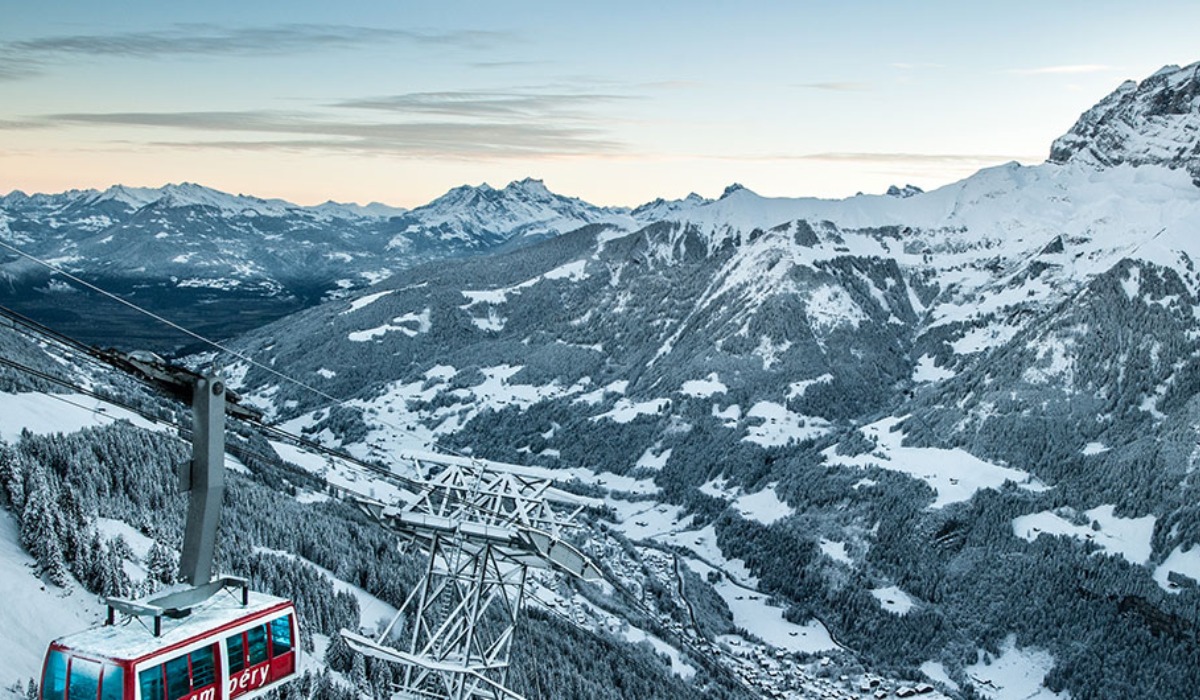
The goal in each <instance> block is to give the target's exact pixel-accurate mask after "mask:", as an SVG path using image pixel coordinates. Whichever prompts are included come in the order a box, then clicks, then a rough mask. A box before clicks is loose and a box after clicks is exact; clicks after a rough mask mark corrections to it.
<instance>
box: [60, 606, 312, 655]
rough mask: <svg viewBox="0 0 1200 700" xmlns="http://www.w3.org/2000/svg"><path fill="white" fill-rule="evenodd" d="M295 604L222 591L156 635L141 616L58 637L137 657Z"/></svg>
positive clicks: (88, 648)
mask: <svg viewBox="0 0 1200 700" xmlns="http://www.w3.org/2000/svg"><path fill="white" fill-rule="evenodd" d="M291 607H292V604H291V602H290V601H288V600H287V599H285V598H277V597H275V596H272V595H267V594H265V593H257V592H255V591H250V592H249V604H248V605H245V606H243V605H242V602H241V600H239V599H238V598H235V597H234V596H232V595H226V594H220V595H216V596H213V597H212V598H210V599H209V600H208V601H206V602H204V603H203V604H201V605H198V606H196V607H195V608H193V609H192V614H191V615H188V616H187V617H184V618H181V619H178V620H174V619H167V618H164V619H163V631H162V635H161V636H159V637H155V636H154V635H153V633H151V631H150V630H149V629H148V628H147V627H146V626H144V625H143V624H142V623H141V622H139V621H138V620H133V619H131V620H128V621H125V622H121V623H118V624H116V625H105V626H103V627H95V628H92V629H89V630H84V631H82V632H77V633H75V634H71V635H67V636H65V637H60V638H58V639H56V640H54V644H55V645H56V646H62V647H65V648H67V649H70V650H72V651H75V652H79V653H82V654H86V655H88V656H96V657H102V658H107V659H113V660H123V661H136V660H138V659H141V658H144V657H147V656H152V655H155V654H157V653H160V652H165V651H168V650H170V649H172V648H175V647H183V646H185V645H186V644H187V643H189V642H192V641H196V640H198V639H200V638H202V637H204V636H205V635H210V634H211V635H214V637H219V636H220V634H218V633H219V632H221V631H223V630H225V629H229V628H232V627H235V626H236V625H237V623H238V622H239V621H241V620H243V619H245V618H248V617H253V616H255V615H260V614H263V613H268V612H272V611H275V610H279V611H283V610H290V609H291Z"/></svg>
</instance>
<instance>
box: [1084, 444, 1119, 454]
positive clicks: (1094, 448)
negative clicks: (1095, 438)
mask: <svg viewBox="0 0 1200 700" xmlns="http://www.w3.org/2000/svg"><path fill="white" fill-rule="evenodd" d="M1110 449H1112V448H1110V447H1109V446H1108V445H1105V444H1104V443H1103V442H1089V443H1088V444H1086V445H1084V446H1083V454H1084V455H1086V456H1088V457H1091V456H1092V455H1098V454H1103V453H1105V452H1108V451H1109V450H1110Z"/></svg>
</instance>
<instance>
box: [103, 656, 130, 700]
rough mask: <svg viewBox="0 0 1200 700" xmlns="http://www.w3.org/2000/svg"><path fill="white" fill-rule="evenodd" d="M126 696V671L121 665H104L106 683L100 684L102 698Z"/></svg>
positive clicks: (111, 699)
mask: <svg viewBox="0 0 1200 700" xmlns="http://www.w3.org/2000/svg"><path fill="white" fill-rule="evenodd" d="M123 697H125V671H124V670H123V669H122V668H121V667H120V666H113V665H112V664H105V665H104V683H103V685H101V686H100V700H121V698H123Z"/></svg>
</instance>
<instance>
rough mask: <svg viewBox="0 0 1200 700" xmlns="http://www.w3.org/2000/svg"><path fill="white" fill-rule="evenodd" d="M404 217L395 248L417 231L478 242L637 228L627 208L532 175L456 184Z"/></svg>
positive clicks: (405, 242) (468, 241)
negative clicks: (499, 182)
mask: <svg viewBox="0 0 1200 700" xmlns="http://www.w3.org/2000/svg"><path fill="white" fill-rule="evenodd" d="M401 221H402V222H403V223H404V224H405V225H404V226H402V227H401V233H402V234H404V236H405V238H400V239H397V240H396V241H394V243H393V246H394V247H395V246H401V245H405V244H407V243H408V238H411V237H412V236H413V235H424V236H427V237H429V238H431V239H439V240H443V241H449V240H457V241H460V242H464V243H467V244H468V245H475V244H480V243H486V244H495V243H498V242H503V241H507V240H510V239H513V238H517V237H527V238H528V237H532V238H544V237H548V236H555V235H558V234H561V233H566V232H568V231H573V230H575V229H578V228H582V227H584V226H587V225H589V224H599V223H602V224H609V225H613V226H617V227H619V228H622V229H630V228H632V226H633V218H632V217H630V215H629V212H628V211H627V210H624V209H616V208H608V207H598V206H595V205H592V204H588V203H587V202H585V201H583V200H581V199H577V198H575V197H564V196H562V195H559V194H555V193H554V192H551V191H550V190H549V189H548V188H547V187H546V185H545V183H544V182H542V181H541V180H535V179H533V178H525V179H524V180H516V181H513V182H510V183H509V184H508V185H507V186H505V187H504V189H499V190H498V189H496V188H494V187H492V186H491V185H488V184H487V183H483V184H481V185H479V186H477V187H472V186H470V185H463V186H461V187H456V188H454V189H452V190H450V191H449V192H447V193H446V194H444V195H442V196H441V197H438V198H437V199H435V200H433V201H432V202H430V203H429V204H426V205H424V206H421V207H417V208H416V209H413V210H412V211H410V212H408V213H407V214H406V215H405V216H404V217H402V219H401Z"/></svg>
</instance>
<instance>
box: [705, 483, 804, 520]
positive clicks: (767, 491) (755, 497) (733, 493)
mask: <svg viewBox="0 0 1200 700" xmlns="http://www.w3.org/2000/svg"><path fill="white" fill-rule="evenodd" d="M775 486H776V484H774V483H772V484H767V486H766V488H764V489H762V490H761V491H756V492H754V493H747V494H744V493H742V490H741V489H740V488H738V487H736V486H734V487H731V486H729V485H728V480H727V479H724V478H721V477H717V478H714V479H710V480H708V481H706V482H704V483H703V484H701V485H700V487H699V491H700V492H701V493H703V494H706V495H708V496H712V497H713V498H720V499H721V500H723V501H730V507H731V508H734V509H735V510H737V512H738V513H739V514H740V515H741V516H742V517H743V518H748V519H750V520H756V521H758V522H760V523H762V524H763V525H770V524H772V523H774V522H776V521H778V520H781V519H783V518H786V517H787V516H789V515H791V514H792V512H793V511H792V508H791V506H789V505H788V504H787V503H784V502H783V501H781V500H780V499H779V494H777V493H775Z"/></svg>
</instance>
